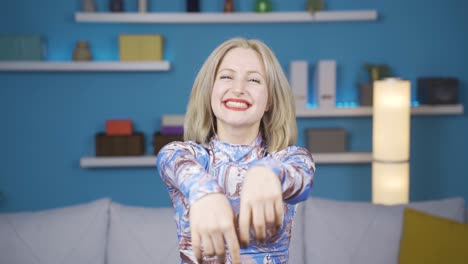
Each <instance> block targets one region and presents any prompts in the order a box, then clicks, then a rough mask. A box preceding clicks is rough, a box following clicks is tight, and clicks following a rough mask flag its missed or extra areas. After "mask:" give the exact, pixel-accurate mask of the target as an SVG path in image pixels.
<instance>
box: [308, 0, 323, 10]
mask: <svg viewBox="0 0 468 264" xmlns="http://www.w3.org/2000/svg"><path fill="white" fill-rule="evenodd" d="M323 1H324V0H307V4H306V10H307V11H309V12H317V11H321V10H323V9H324V2H323Z"/></svg>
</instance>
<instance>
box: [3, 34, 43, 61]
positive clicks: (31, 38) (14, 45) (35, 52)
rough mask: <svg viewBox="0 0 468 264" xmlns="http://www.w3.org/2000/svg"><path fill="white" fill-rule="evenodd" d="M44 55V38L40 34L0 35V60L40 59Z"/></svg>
mask: <svg viewBox="0 0 468 264" xmlns="http://www.w3.org/2000/svg"><path fill="white" fill-rule="evenodd" d="M46 56H47V47H46V40H45V38H44V37H42V36H38V35H21V36H20V35H18V36H16V35H1V36H0V61H41V60H45V58H46Z"/></svg>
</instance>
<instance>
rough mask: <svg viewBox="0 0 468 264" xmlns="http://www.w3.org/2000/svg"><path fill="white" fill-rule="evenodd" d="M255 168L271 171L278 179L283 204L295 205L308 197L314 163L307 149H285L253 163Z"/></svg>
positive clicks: (291, 147) (292, 147)
mask: <svg viewBox="0 0 468 264" xmlns="http://www.w3.org/2000/svg"><path fill="white" fill-rule="evenodd" d="M257 166H261V167H266V168H269V169H271V170H272V171H273V173H274V174H275V175H276V176H277V177H278V179H279V181H280V183H281V191H282V193H283V199H284V201H285V202H287V203H290V204H295V203H298V202H301V201H304V200H306V199H307V198H308V197H309V193H310V188H311V187H312V184H313V178H314V173H315V163H314V160H313V158H312V155H311V154H310V152H309V151H308V150H307V149H304V148H301V147H297V146H290V147H287V148H285V149H283V150H280V151H278V152H275V153H273V154H272V156H271V157H266V158H263V159H261V160H259V161H257V162H255V163H254V164H252V166H251V167H257Z"/></svg>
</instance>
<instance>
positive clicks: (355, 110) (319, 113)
mask: <svg viewBox="0 0 468 264" xmlns="http://www.w3.org/2000/svg"><path fill="white" fill-rule="evenodd" d="M463 112H464V109H463V105H461V104H456V105H420V106H416V107H411V114H412V115H461V114H463ZM296 116H297V117H298V118H307V117H350V116H372V107H370V106H361V107H349V108H328V109H320V108H307V109H306V108H302V109H296Z"/></svg>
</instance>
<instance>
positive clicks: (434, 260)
mask: <svg viewBox="0 0 468 264" xmlns="http://www.w3.org/2000/svg"><path fill="white" fill-rule="evenodd" d="M399 263H400V264H419V263H421V264H423V263H424V264H441V263H447V264H467V263H468V224H462V223H459V222H456V221H453V220H449V219H446V218H442V217H438V216H433V215H430V214H426V213H423V212H420V211H417V210H414V209H411V208H406V209H405V211H404V220H403V232H402V238H401V241H400V261H399Z"/></svg>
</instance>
